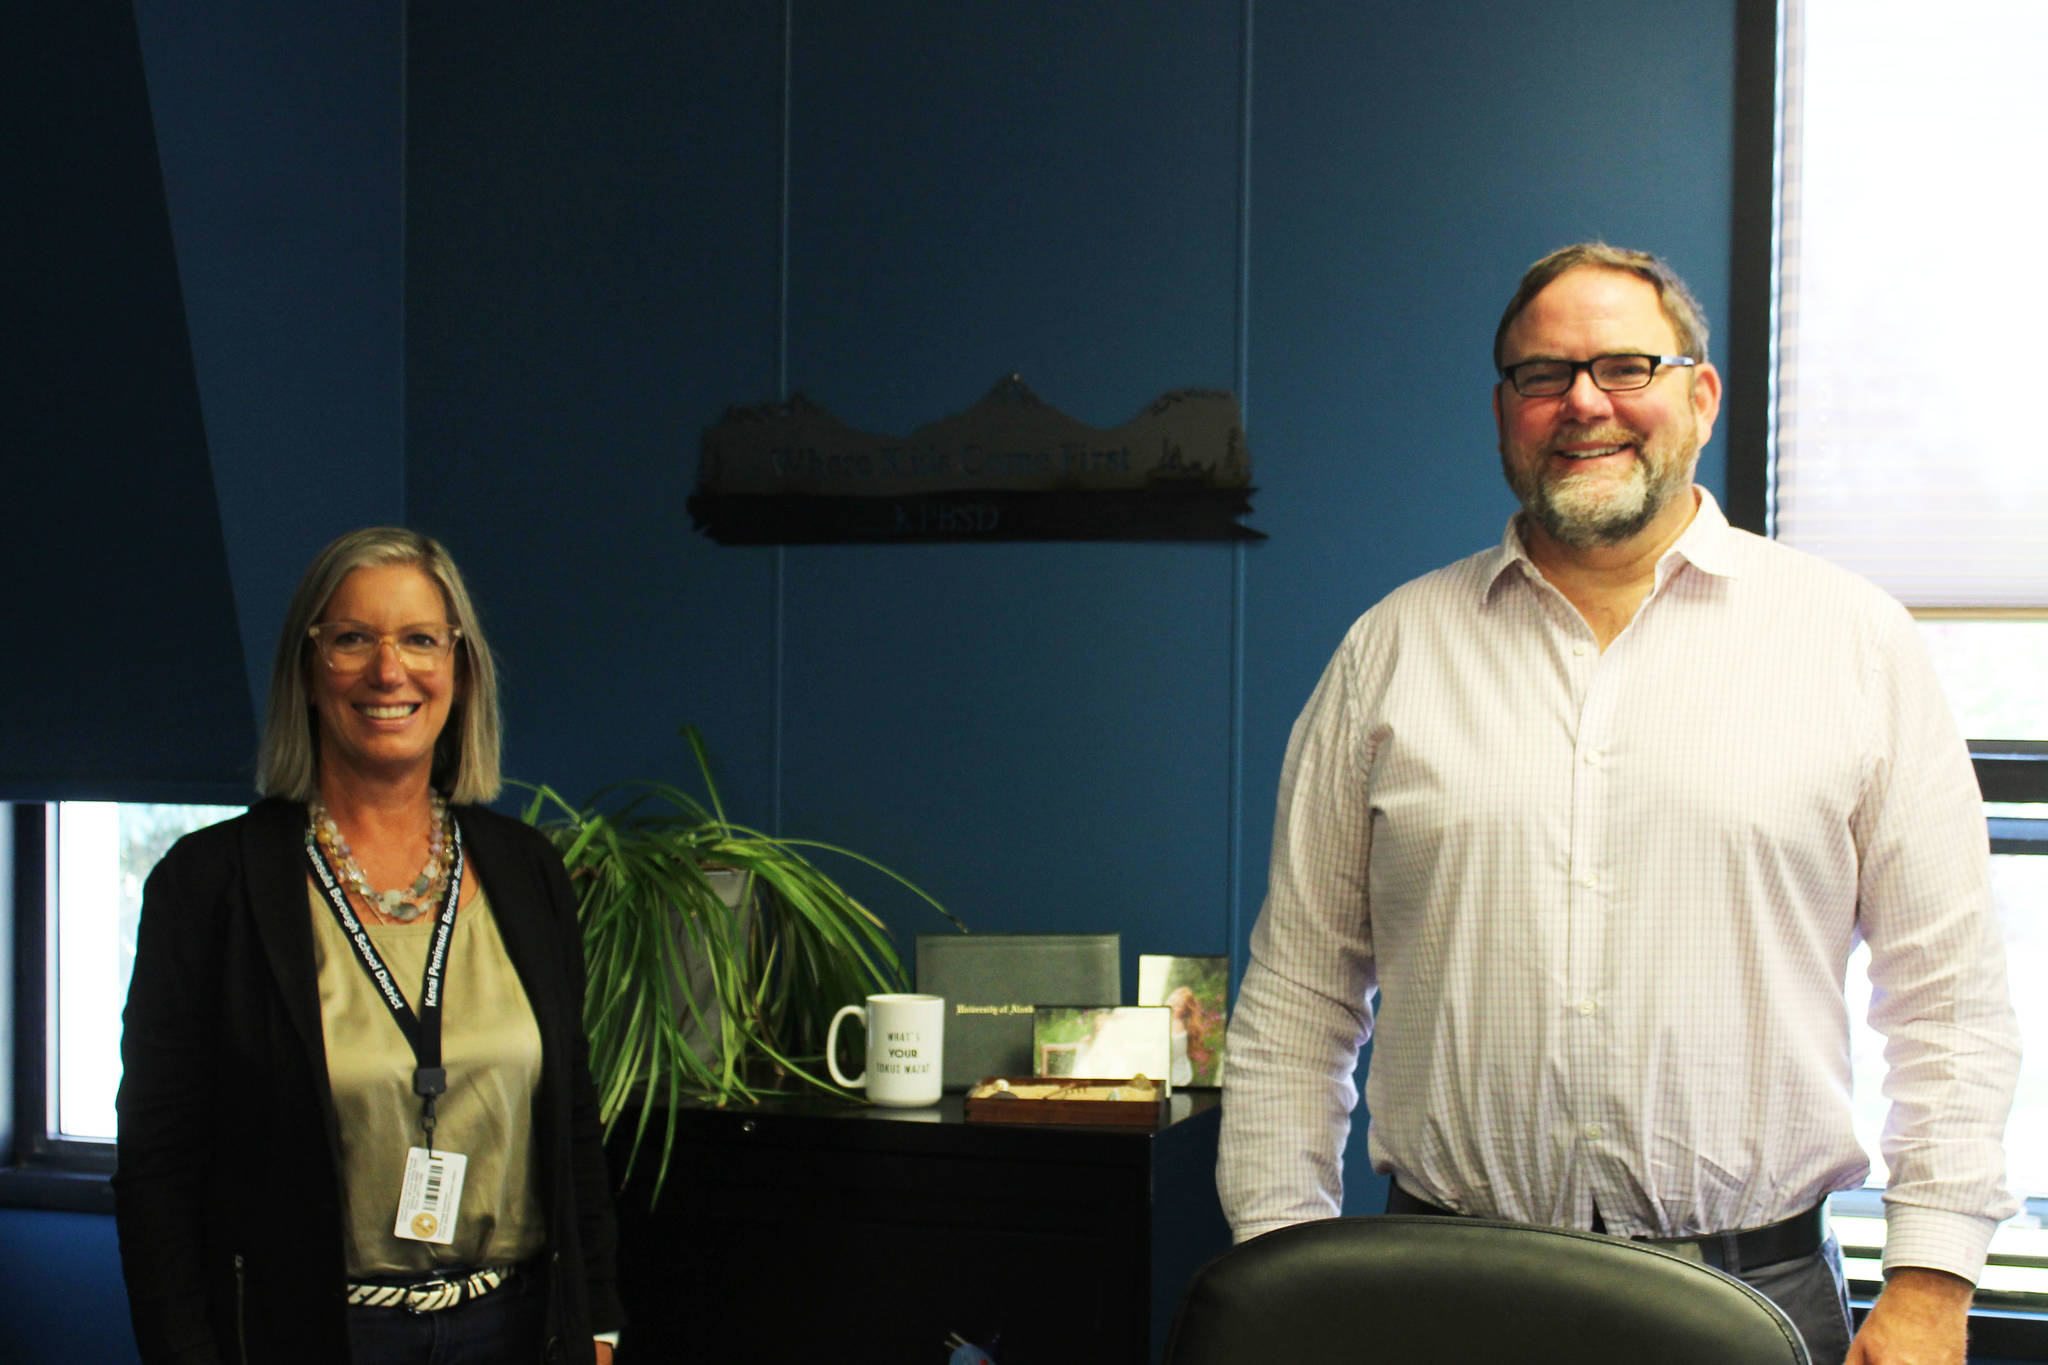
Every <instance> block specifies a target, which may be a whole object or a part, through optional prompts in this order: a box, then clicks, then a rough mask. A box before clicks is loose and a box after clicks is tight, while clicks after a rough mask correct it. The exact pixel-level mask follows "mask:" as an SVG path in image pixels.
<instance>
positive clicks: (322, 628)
mask: <svg viewBox="0 0 2048 1365" xmlns="http://www.w3.org/2000/svg"><path fill="white" fill-rule="evenodd" d="M306 634H307V636H308V637H309V638H310V639H311V640H312V641H313V643H314V644H315V645H316V646H318V647H319V650H320V658H321V659H322V660H323V661H324V662H325V663H326V665H327V666H328V667H329V668H331V669H333V670H334V671H335V672H337V673H360V672H362V671H363V670H364V669H365V668H368V667H369V666H370V664H371V662H372V661H373V660H375V659H376V657H377V656H378V654H380V653H381V652H382V651H383V649H384V646H386V645H390V646H391V647H392V648H393V649H396V650H397V651H398V661H399V662H400V663H402V664H404V665H405V666H406V667H407V668H409V669H411V670H412V671H413V672H415V673H431V672H433V671H434V670H435V669H437V668H439V667H440V666H441V665H442V663H443V662H445V661H446V660H447V658H448V655H449V653H450V652H451V651H453V650H454V648H455V642H456V641H457V640H459V639H461V638H462V630H461V628H460V627H458V626H454V625H450V624H448V623H447V622H443V621H422V622H419V623H418V624H416V625H410V626H400V627H399V628H398V629H397V630H394V631H390V632H388V633H385V632H379V631H375V630H372V629H370V627H368V626H366V625H364V624H363V623H362V622H361V621H322V622H321V623H320V624H319V625H317V626H309V627H308V628H307V630H306Z"/></svg>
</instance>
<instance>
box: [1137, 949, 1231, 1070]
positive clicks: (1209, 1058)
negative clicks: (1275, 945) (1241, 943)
mask: <svg viewBox="0 0 2048 1365" xmlns="http://www.w3.org/2000/svg"><path fill="white" fill-rule="evenodd" d="M1229 998H1230V959H1229V958H1227V957H1172V956H1169V955H1167V954H1165V953H1140V954H1139V955H1138V1003H1139V1004H1140V1005H1160V1006H1164V1007H1165V1008H1166V1009H1167V1010H1168V1011H1169V1013H1170V1014H1171V1023H1170V1025H1169V1028H1168V1047H1169V1050H1170V1055H1171V1069H1170V1071H1169V1072H1168V1075H1167V1079H1168V1080H1169V1081H1171V1082H1172V1083H1173V1084H1174V1085H1176V1086H1201V1087H1207V1088H1213V1087H1215V1086H1219V1085H1221V1084H1223V1025H1224V1022H1225V1012H1226V1011H1225V1005H1226V1002H1227V1001H1228V1000H1229Z"/></svg>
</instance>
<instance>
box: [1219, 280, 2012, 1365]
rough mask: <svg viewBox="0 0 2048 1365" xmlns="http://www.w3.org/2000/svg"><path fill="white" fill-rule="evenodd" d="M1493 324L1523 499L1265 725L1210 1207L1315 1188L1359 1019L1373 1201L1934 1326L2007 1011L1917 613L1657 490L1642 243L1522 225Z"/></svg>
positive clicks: (1961, 785)
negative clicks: (1843, 1215) (1494, 542)
mask: <svg viewBox="0 0 2048 1365" xmlns="http://www.w3.org/2000/svg"><path fill="white" fill-rule="evenodd" d="M1494 361H1495V364H1496V366H1497V367H1499V371H1500V375H1501V380H1500V383H1499V384H1498V385H1497V386H1496V387H1495V389H1494V394H1493V406H1494V416H1495V420H1496V423H1497V426H1498V429H1499V434H1500V453H1501V467H1502V469H1503V471H1504V472H1505V474H1506V476H1507V480H1508V483H1509V485H1510V486H1511V487H1512V488H1513V490H1514V492H1515V494H1516V496H1517V497H1518V498H1519V499H1520V500H1521V503H1522V512H1521V513H1520V515H1518V516H1517V517H1516V518H1514V519H1513V520H1512V521H1511V522H1510V524H1509V527H1508V530H1507V533H1506V535H1505V536H1504V537H1503V540H1502V543H1501V544H1500V546H1498V547H1497V548H1495V549H1493V550H1490V551H1487V552H1485V553H1482V554H1479V555H1475V556H1473V557H1471V558H1468V559H1465V560H1462V561H1460V562H1458V563H1456V564H1452V565H1450V566H1449V567H1447V568H1444V569H1440V570H1438V571H1437V572H1435V573H1432V574H1429V575H1426V576H1425V577H1423V578H1420V579H1417V580H1416V581H1414V582H1412V583H1409V584H1407V585H1405V586H1404V587H1402V588H1400V589H1398V590H1396V591H1395V592H1394V593H1392V594H1391V595H1389V596H1388V597H1387V598H1386V599H1385V600H1384V601H1382V602H1380V603H1379V604H1378V605H1377V606H1375V607H1374V608H1373V609H1372V610H1371V611H1369V612H1368V613H1366V615H1365V616H1364V617H1362V618H1360V620H1359V621H1358V622H1357V624H1356V625H1354V626H1353V627H1352V629H1351V631H1350V633H1349V634H1348V635H1347V636H1346V637H1345V639H1344V642H1343V644H1342V645H1341V647H1340V648H1339V649H1338V651H1337V654H1336V656H1335V658H1334V659H1333V660H1332V661H1331V663H1330V665H1329V668H1328V669H1327V670H1326V671H1325V673H1324V675H1323V678H1322V681H1321V682H1320V684H1319V685H1318V686H1317V688H1316V691H1315V694H1314V696H1313V697H1311V699H1310V700H1309V703H1308V705H1307V707H1306V709H1305V710H1304V711H1303V712H1302V714H1301V717H1300V719H1299V720H1297V721H1296V723H1295V727H1294V733H1293V737H1292V739H1291V740H1290V742H1289V745H1288V753H1287V760H1286V763H1285V765H1284V768H1283V770H1282V774H1281V782H1280V801H1279V811H1278V815H1277V817H1276V821H1275V827H1274V834H1273V854H1272V866H1271V874H1270V885H1269V889H1268V894H1267V898H1266V903H1265V907H1264V909H1263V911H1262V912H1261V914H1260V917H1259V922H1258V925H1257V927H1256V928H1255V929H1254V931H1253V934H1252V943H1251V948H1252V960H1251V964H1250V968H1249V970H1248V972H1247V973H1246V976H1245V980H1244V986H1243V990H1242V993H1241V995H1240V998H1239V1002H1238V1007H1237V1014H1236V1017H1235V1019H1234V1020H1233V1021H1232V1024H1231V1030H1230V1035H1231V1036H1230V1045H1229V1052H1228V1061H1227V1063H1226V1076H1225V1081H1224V1091H1225V1104H1224V1130H1223V1150H1222V1155H1221V1159H1220V1161H1219V1163H1218V1172H1217V1174H1218V1184H1219V1187H1220V1189H1221V1191H1222V1195H1223V1200H1224V1207H1225V1210H1226V1212H1227V1213H1228V1214H1229V1216H1230V1219H1231V1224H1232V1227H1233V1229H1234V1230H1235V1233H1236V1235H1237V1237H1238V1238H1239V1239H1240V1240H1242V1239H1244V1238H1247V1237H1252V1236H1256V1235H1257V1234H1259V1233H1261V1232H1266V1231H1269V1230H1271V1229H1273V1228H1276V1227H1280V1226H1283V1225H1285V1224H1288V1223H1294V1222H1300V1221H1303V1220H1305V1219H1310V1218H1320V1217H1328V1216H1331V1215H1334V1214H1336V1213H1337V1212H1338V1211H1339V1209H1340V1208H1341V1202H1342V1171H1341V1153H1342V1151H1343V1146H1344V1140H1345V1137H1346V1134H1347V1132H1348V1130H1349V1114H1350V1110H1351V1108H1352V1105H1353V1104H1354V1103H1355V1101H1356V1098H1357V1096H1356V1093H1355V1091H1354V1089H1353V1086H1352V1082H1351V1075H1352V1071H1353V1068H1354V1066H1355V1064H1356V1060H1357V1054H1358V1049H1359V1047H1360V1046H1361V1045H1362V1044H1363V1043H1364V1042H1365V1041H1366V1039H1367V1038H1369V1037H1370V1038H1373V1039H1374V1040H1375V1047H1374V1053H1373V1061H1372V1066H1371V1069H1370V1073H1369V1077H1368V1081H1367V1099H1368V1101H1369V1106H1368V1107H1369V1109H1370V1111H1371V1118H1372V1125H1371V1128H1370V1130H1369V1133H1368V1147H1369V1150H1370V1153H1371V1157H1372V1162H1373V1167H1374V1169H1375V1170H1378V1171H1381V1172H1385V1173H1389V1174H1391V1175H1392V1176H1393V1179H1394V1181H1395V1186H1394V1193H1393V1196H1392V1198H1391V1201H1390V1208H1391V1209H1392V1210H1393V1211H1396V1212H1400V1211H1412V1212H1424V1211H1444V1212H1455V1213H1462V1214H1471V1215H1481V1216H1488V1217H1498V1218H1509V1219H1515V1220H1520V1221H1526V1222H1539V1223H1548V1224H1553V1225H1560V1226H1568V1227H1578V1228H1595V1229H1603V1230H1605V1231H1608V1232H1611V1233H1614V1234H1617V1235H1622V1236H1630V1237H1643V1238H1649V1239H1658V1240H1674V1239H1688V1240H1691V1239H1699V1240H1697V1241H1694V1243H1693V1244H1694V1245H1695V1246H1696V1247H1699V1248H1700V1249H1701V1254H1702V1255H1704V1256H1705V1257H1706V1258H1707V1259H1708V1260H1709V1262H1710V1263H1712V1264H1718V1265H1721V1266H1723V1268H1725V1269H1728V1270H1729V1271H1730V1272H1731V1273H1735V1274H1739V1275H1740V1276H1741V1277H1742V1278H1744V1279H1747V1280H1749V1281H1750V1282H1751V1283H1752V1284H1754V1285H1756V1286H1757V1287H1758V1288H1759V1289H1760V1290H1762V1291H1763V1292H1764V1293H1766V1294H1768V1295H1770V1296H1771V1297H1772V1298H1774V1299H1775V1300H1776V1301H1777V1302H1779V1304H1780V1305H1781V1306H1782V1307H1784V1308H1785V1309H1786V1310H1787V1312H1788V1314H1789V1315H1790V1316H1792V1317H1793V1319H1794V1321H1795V1322H1797V1323H1798V1324H1799V1326H1800V1328H1801V1330H1802V1332H1803V1333H1804V1334H1805V1335H1806V1336H1807V1338H1808V1344H1809V1347H1810V1349H1811V1350H1812V1351H1813V1356H1814V1359H1815V1360H1816V1361H1824V1362H1829V1365H1832V1363H1833V1362H1838V1361H1842V1360H1844V1359H1845V1358H1846V1359H1847V1360H1848V1361H1850V1362H1853V1363H1854V1365H1896V1363H1897V1362H1915V1365H1918V1363H1919V1362H1943V1363H1944V1365H1946V1363H1947V1362H1954V1363H1955V1365H1960V1363H1961V1362H1962V1360H1963V1338H1964V1329H1965V1325H1966V1318H1967V1313H1968V1307H1969V1299H1970V1294H1971V1286H1972V1284H1973V1282H1974V1280H1975V1277H1976V1275H1977V1274H1978V1272H1979V1271H1980V1270H1981V1268H1982V1265H1983V1261H1984V1255H1985V1250H1986V1247H1987V1245H1988V1243H1989V1240H1990V1236H1991V1232H1992V1229H1993V1226H1994V1225H1995V1224H1996V1223H1997V1221H1998V1220H2000V1219H2002V1218H2004V1217H2007V1216H2009V1215H2010V1214H2011V1213H2012V1212H2013V1211H2014V1208H2015V1205H2014V1203H2013V1202H2012V1200H2011V1199H2010V1197H2009V1196H2008V1195H2007V1193H2006V1192H2005V1190H2004V1188H2003V1170H2004V1161H2003V1151H2002V1147H2001V1135H2002V1131H2003V1127H2004V1122H2005V1115H2006V1111H2007V1109H2008V1108H2009V1107H2010V1104H2011V1098H2012V1089H2013V1085H2014V1080H2015V1074H2016V1070H2017V1065H2018V1044H2017V1038H2016V1031H2015V1026H2014V1022H2013V1018H2012V1012H2011V1009H2010V1007H2009V1006H2008V1004H2007V1001H2006V994H2005V974H2004V960H2003V951H2002V948H2001V946H2000V942H1999V938H1998V932H1997V925H1996V923H1995V921H1994V919H1993V916H1992V913H1991V909H1990V904H1989V894H1988V890H1987V882H1986V875H1987V867H1986V862H1987V857H1986V855H1987V848H1986V839H1985V828H1984V823H1983V818H1982V808H1981V805H1980V803H1979V797H1978V793H1977V788H1976V783H1975V780H1974V777H1973V774H1972V772H1971V770H1970V766H1969V760H1968V756H1967V753H1966V751H1965V748H1964V746H1963V744H1962V743H1961V741H1960V740H1959V739H1958V738H1957V735H1956V731H1955V726H1954V723H1953V721H1952V720H1951V718H1950V717H1949V714H1948V712H1947V709H1946V707H1945V706H1944V704H1943V702H1942V699H1941V697H1940V694H1939V691H1938V688H1937V684H1936V682H1935V679H1934V676H1933V673H1932V669H1931V667H1930V665H1929V663H1928V660H1927V658H1926V655H1925V652H1924V650H1923V649H1922V648H1921V647H1920V645H1919V643H1918V640H1917V638H1916V636H1915V635H1914V630H1913V626H1912V623H1911V622H1910V620H1909V619H1908V618H1907V616H1906V614H1905V612H1904V611H1903V610H1902V609H1900V608H1899V607H1898V605H1897V604H1896V603H1894V602H1892V601H1891V600H1890V599H1889V598H1887V597H1884V596H1883V595H1882V594H1881V593H1879V592H1878V591H1877V590H1876V589H1875V588H1873V587H1871V586H1869V585H1868V584H1866V583H1864V582H1863V581H1862V580H1860V579H1857V578H1855V577H1853V576H1851V575H1849V574H1846V573H1844V572H1841V571H1839V570H1836V569H1834V568H1831V567H1829V566H1827V565H1825V564H1822V563H1821V562H1819V561H1817V560H1814V559H1811V558H1809V557H1806V556H1804V555H1801V554H1799V553H1797V552H1795V551H1792V550H1789V549H1786V548H1784V547H1782V546H1779V545H1778V544H1776V543H1775V542H1772V541H1768V540H1763V539H1760V538H1758V537H1755V536H1752V535H1749V534H1747V533H1745V532H1741V531H1737V530H1734V529H1732V528H1730V527H1729V526H1728V524H1727V520H1726V518H1725V517H1723V515H1722V514H1721V511H1720V509H1719V508H1718V507H1717V506H1716V505H1715V503H1714V500H1713V498H1712V497H1711V496H1710V495H1709V494H1708V493H1707V492H1706V491H1705V490H1704V489H1700V488H1697V487H1695V486H1694V485H1693V482H1692V477H1693V470H1694V466H1695V464H1696V463H1697V460H1698V455H1699V450H1700V447H1701V445H1703V444H1704V443H1705V442H1706V440H1707V439H1708V437H1709V436H1710V435H1711V434H1712V432H1713V426H1714V418H1715V415H1716V414H1717V412H1718V410H1719V406H1720V398H1721V379H1720V375H1719V374H1718V373H1717V372H1716V371H1715V369H1714V367H1713V366H1712V365H1711V364H1709V363H1708V360H1707V336H1706V327H1705V324H1704V322H1703V321H1702V320H1701V319H1700V316H1699V309H1698V306H1697V305H1696V304H1695V303H1694V302H1693V300H1692V297H1691V295H1690V293H1689V292H1688V291H1687V290H1686V288H1685V285H1684V284H1683V282H1682V281H1680V280H1679V279H1678V278H1677V277H1676V276H1675V275H1674V274H1673V273H1672V272H1671V271H1670V269H1669V268H1668V267H1667V266H1666V265H1665V264H1664V263H1663V262H1661V261H1659V260H1658V259H1657V258H1655V257H1653V256H1649V255H1645V254H1643V253H1640V252H1632V251H1622V250H1618V249H1615V248H1612V247H1608V246H1606V245H1604V244H1599V243H1594V244H1586V245H1580V246H1574V247H1568V248H1565V249H1563V250H1562V251H1559V252H1555V253H1553V254H1552V255H1550V256H1548V257H1546V258H1544V259H1543V260H1542V261H1539V262H1537V263H1536V265H1534V266H1533V267H1531V269H1530V271H1529V273H1528V275H1527V276H1525V277H1524V279H1523V283H1522V287H1521V289H1520V291H1519V292H1518V293H1517V294H1516V295H1515V297H1514V299H1513V300H1512V301H1511V302H1510V303H1509V305H1508V308H1507V311H1506V314H1505V316H1504V317H1503V318H1502V320H1501V326H1500V330H1499V331H1498V332H1497V333H1496V335H1495V340H1494ZM1858 939H1862V940H1865V941H1867V942H1868V943H1869V944H1870V947H1871V950H1872V959H1871V975H1872V977H1873V980H1874V982H1875V985H1876V988H1877V989H1876V992H1875V995H1874V1003H1873V1006H1872V1011H1871V1013H1872V1021H1873V1023H1874V1024H1875V1025H1876V1026H1877V1027H1878V1028H1879V1029H1881V1030H1882V1031H1883V1032H1884V1033H1885V1034H1886V1035H1887V1036H1888V1039H1889V1046H1888V1048H1887V1056H1888V1058H1889V1060H1890V1066H1891V1074H1890V1079H1889V1083H1888V1086H1887V1093H1889V1094H1890V1095H1891V1097H1892V1100H1893V1106H1892V1114H1891V1121H1890V1123H1889V1124H1888V1125H1887V1128H1886V1136H1885V1139H1884V1155H1885V1159H1886V1162H1887V1164H1888V1165H1889V1167H1890V1171H1891V1181H1890V1185H1889V1188H1888V1190H1887V1193H1886V1214H1887V1218H1888V1221H1889V1237H1888V1239H1887V1245H1886V1251H1885V1269H1886V1274H1887V1281H1886V1286H1885V1289H1884V1292H1883V1294H1882V1295H1881V1297H1880V1298H1879V1300H1878V1302H1877V1305H1876V1307H1875V1308H1874V1309H1873V1311H1872V1312H1871V1314H1870V1316H1869V1318H1868V1320H1867V1322H1866V1324H1865V1326H1864V1327H1863V1329H1862V1331H1861V1332H1860V1333H1859V1334H1857V1336H1856V1337H1855V1340H1854V1343H1853V1346H1852V1345H1851V1342H1850V1335H1849V1323H1848V1315H1847V1306H1846V1296H1845V1294H1844V1292H1843V1288H1842V1280H1841V1270H1840V1252H1839V1249H1838V1248H1837V1246H1836V1245H1835V1243H1834V1240H1833V1238H1832V1237H1831V1236H1828V1235H1827V1234H1826V1233H1825V1224H1824V1219H1823V1217H1822V1214H1821V1212H1820V1209H1819V1206H1820V1204H1821V1202H1822V1201H1823V1200H1824V1199H1825V1197H1826V1196H1827V1195H1828V1193H1830V1192H1831V1191H1834V1190H1840V1189H1846V1188H1850V1187H1853V1186H1856V1185H1858V1184H1860V1183H1862V1180H1863V1179H1864V1177H1865V1175H1866V1174H1867V1172H1868V1163H1867V1161H1866V1159H1865V1157H1864V1154H1863V1153H1862V1152H1861V1151H1860V1150H1859V1148H1858V1147H1857V1144H1856V1140H1855V1137H1854V1136H1853V1134H1852V1132H1851V1129H1850V1112H1849V1090H1850V1071H1849V1051H1848V1020H1847V1012H1846V1009H1845V1007H1844V1003H1843V998H1842V976H1843V965H1844V963H1845V961H1846V959H1847V958H1848V956H1849V953H1850V950H1851V949H1852V947H1853V946H1854V945H1855V943H1856V941H1857V940H1858ZM1375 997H1377V999H1375ZM1709 1234H1713V1235H1712V1236H1709ZM1718 1234H1737V1235H1736V1236H1733V1237H1732V1238H1730V1237H1723V1236H1719V1235H1718Z"/></svg>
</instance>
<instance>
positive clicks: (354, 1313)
mask: <svg viewBox="0 0 2048 1365" xmlns="http://www.w3.org/2000/svg"><path fill="white" fill-rule="evenodd" d="M541 1281H542V1277H541V1276H539V1275H536V1274H531V1273H522V1274H517V1275H514V1276H513V1277H512V1278H511V1279H509V1280H507V1281H505V1283H504V1284H502V1285H500V1286H498V1288H497V1289H496V1290H494V1291H492V1292H491V1293H489V1294H486V1295H484V1296H483V1297H482V1298H480V1299H471V1300H470V1301H469V1302H467V1303H463V1304H458V1305H456V1306H455V1307H453V1308H444V1309H442V1310H441V1311H440V1312H438V1313H408V1312H406V1311H405V1310H404V1309H403V1308H350V1309H348V1310H347V1312H348V1347H349V1355H350V1356H351V1357H352V1358H353V1359H354V1361H355V1365H531V1363H532V1362H537V1361H539V1360H540V1358H541V1351H542V1348H543V1346H544V1345H545V1341H546V1336H547V1304H546V1300H545V1299H544V1298H543V1296H542V1294H541V1292H540V1291H541Z"/></svg>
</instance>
